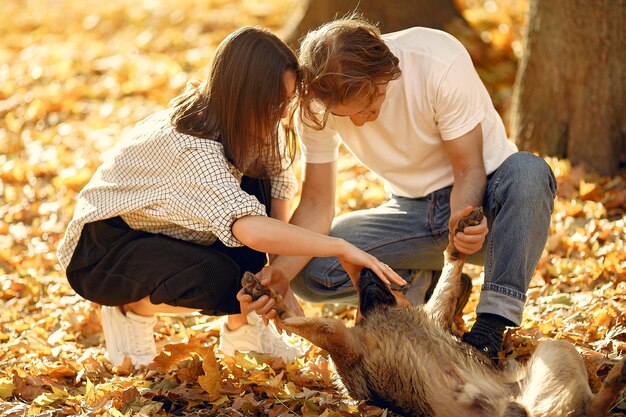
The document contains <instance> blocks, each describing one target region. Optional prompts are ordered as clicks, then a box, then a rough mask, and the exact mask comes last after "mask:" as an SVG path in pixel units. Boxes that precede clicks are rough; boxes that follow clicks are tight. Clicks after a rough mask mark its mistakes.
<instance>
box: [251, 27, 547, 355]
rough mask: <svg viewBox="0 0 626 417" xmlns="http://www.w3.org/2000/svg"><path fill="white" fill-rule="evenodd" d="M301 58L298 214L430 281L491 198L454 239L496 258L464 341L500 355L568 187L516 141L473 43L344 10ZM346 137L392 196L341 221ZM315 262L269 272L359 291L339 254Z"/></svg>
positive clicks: (280, 279) (317, 295)
mask: <svg viewBox="0 0 626 417" xmlns="http://www.w3.org/2000/svg"><path fill="white" fill-rule="evenodd" d="M300 63H301V66H302V71H303V82H304V89H303V90H304V92H303V94H302V96H301V97H300V110H299V120H298V124H297V127H298V133H299V135H300V138H301V145H302V146H301V148H302V154H303V157H304V160H305V167H304V180H303V189H302V198H301V202H300V204H299V206H298V208H297V209H296V211H295V212H294V215H293V217H292V219H291V222H292V223H293V224H297V225H299V226H302V227H305V228H308V229H311V230H315V231H317V232H322V233H327V232H329V233H330V234H331V235H332V236H339V237H342V238H344V239H346V240H348V241H349V242H351V243H353V244H354V245H356V246H357V247H359V248H361V249H363V250H365V251H368V252H369V253H371V254H373V255H375V256H376V257H378V258H379V259H380V260H382V261H383V262H385V263H387V264H388V265H389V266H391V267H392V268H394V269H395V270H396V271H397V272H398V273H399V274H400V275H401V276H403V278H405V279H406V280H407V281H410V280H411V277H416V278H415V279H414V282H413V283H412V286H418V287H422V288H425V287H428V285H429V284H430V278H431V277H432V276H433V275H435V273H433V272H432V271H435V272H436V271H440V270H441V268H442V265H443V255H442V252H443V250H444V249H445V247H446V245H447V243H448V232H449V228H450V225H452V224H454V223H456V221H457V220H458V219H460V218H461V217H462V216H463V215H464V214H467V213H468V207H469V206H473V207H476V206H482V207H483V208H484V210H485V214H486V218H485V219H484V220H483V222H482V223H481V224H480V225H478V226H474V227H470V228H467V229H466V230H465V232H464V233H459V234H457V235H456V236H454V237H453V239H454V244H455V246H456V248H457V249H458V250H459V251H460V252H462V253H465V254H466V255H468V258H467V260H468V261H469V262H471V263H478V264H484V266H485V281H484V285H483V286H482V291H481V297H480V302H479V304H478V307H477V320H476V323H475V324H474V326H473V327H472V329H471V331H470V332H468V333H467V334H465V336H464V340H465V341H466V342H467V343H470V344H471V345H473V346H475V347H477V348H478V349H480V350H482V351H484V352H485V353H486V354H487V355H490V356H495V355H497V352H498V350H499V349H500V348H501V344H502V336H503V332H504V329H505V327H506V326H515V325H519V324H520V322H521V320H522V310H523V306H524V302H525V300H526V295H525V293H526V290H527V289H528V285H529V282H530V279H531V277H532V275H533V272H534V270H535V267H536V265H537V262H538V260H539V257H540V255H541V252H542V250H543V248H544V246H545V242H546V239H547V235H548V229H549V224H550V215H551V212H552V210H553V202H554V195H555V188H556V185H555V179H554V176H553V174H552V172H551V170H550V168H549V166H548V165H547V164H546V163H545V161H543V160H542V159H541V158H538V157H536V156H534V155H531V154H529V153H525V152H518V151H517V148H516V147H515V145H514V144H513V143H511V142H509V141H508V140H507V138H506V132H505V129H504V125H503V123H502V120H501V119H500V117H499V115H498V114H497V112H496V110H495V108H494V107H493V104H492V102H491V99H490V97H489V95H488V93H487V90H486V89H485V87H484V85H483V84H482V82H481V81H480V79H479V77H478V75H477V73H476V71H475V69H474V67H473V65H472V62H471V59H470V57H469V55H468V53H467V51H466V50H465V48H464V47H463V46H462V45H461V43H460V42H458V41H457V40H456V39H455V38H454V37H452V36H451V35H449V34H446V33H444V32H441V31H437V30H433V29H427V28H411V29H407V30H404V31H401V32H396V33H391V34H387V35H383V36H381V35H380V33H379V31H378V29H377V28H376V27H374V26H372V25H370V24H368V23H367V22H365V21H363V20H361V19H359V18H354V17H353V18H348V19H341V20H336V21H333V22H330V23H327V24H325V25H323V26H321V27H320V28H319V29H317V30H315V31H313V32H310V33H309V34H308V35H307V36H306V37H305V38H304V40H303V42H302V45H301V48H300ZM342 142H343V144H344V145H345V146H346V148H348V149H349V150H350V151H351V152H352V153H353V154H354V155H355V156H356V157H357V158H358V159H359V160H360V161H361V162H362V163H363V164H364V165H365V166H367V167H368V168H369V169H371V170H372V171H373V172H375V173H376V174H378V175H379V176H380V177H381V178H382V179H383V180H384V181H385V183H386V186H387V187H388V189H389V190H390V192H391V198H390V199H389V201H387V202H386V203H385V204H383V205H382V206H380V207H377V208H374V209H371V210H362V211H355V212H352V213H348V214H345V215H342V216H339V217H337V218H336V219H334V221H333V217H334V200H335V168H336V159H337V155H338V147H339V145H340V143H342ZM331 223H332V226H331ZM307 262H308V259H306V258H294V257H278V258H277V259H276V260H275V261H274V263H273V264H272V265H271V266H268V267H266V269H265V270H264V271H263V272H262V275H261V276H262V277H263V278H265V279H268V278H269V279H271V282H272V284H271V285H275V286H277V287H279V288H282V289H283V291H285V287H286V285H287V284H286V283H287V282H288V280H290V279H293V281H292V282H291V287H292V289H293V290H294V292H295V293H296V294H298V295H299V296H300V297H301V298H303V299H305V300H307V301H313V302H327V301H331V302H351V301H353V300H356V297H355V290H354V288H353V286H352V283H351V281H350V279H349V278H348V277H347V276H346V274H345V273H344V271H343V270H342V268H341V265H340V264H339V263H338V262H337V261H336V260H334V259H331V258H320V259H313V260H311V261H310V262H308V263H307ZM305 264H306V266H305ZM303 267H304V269H302V268H303ZM418 271H420V273H417V272H418ZM294 277H295V278H294ZM420 280H421V281H425V282H416V281H420Z"/></svg>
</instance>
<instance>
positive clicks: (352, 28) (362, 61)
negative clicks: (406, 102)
mask: <svg viewBox="0 0 626 417" xmlns="http://www.w3.org/2000/svg"><path fill="white" fill-rule="evenodd" d="M299 58H300V71H301V72H302V84H303V88H301V91H300V94H299V101H300V111H301V112H302V116H303V117H302V118H301V119H302V121H303V122H304V123H307V124H308V125H310V126H312V127H314V128H316V129H322V128H323V127H324V125H325V124H326V121H327V120H328V114H329V111H328V109H330V108H332V107H333V106H334V105H336V104H346V103H347V102H348V101H350V100H352V99H354V98H364V99H366V100H369V101H370V103H371V102H374V101H375V100H376V98H377V96H378V91H379V89H378V86H379V85H380V84H386V83H388V82H389V81H392V80H395V79H397V78H399V77H400V75H401V71H400V67H399V65H398V63H399V61H398V58H397V57H396V56H395V55H393V54H392V53H391V51H390V50H389V48H388V47H387V45H386V44H385V42H384V41H383V40H382V38H381V36H380V30H379V29H378V28H377V27H376V26H375V25H373V24H371V23H369V22H367V21H366V20H365V19H363V18H362V17H361V16H360V15H358V14H353V15H351V16H348V17H345V18H342V19H338V20H334V21H332V22H328V23H326V24H324V25H322V26H320V27H319V28H318V29H316V30H314V31H312V32H309V33H308V34H307V35H306V36H305V37H304V39H303V40H302V43H301V45H300V54H299ZM316 101H317V102H319V103H320V104H322V105H323V106H324V107H325V108H326V111H324V113H323V114H322V115H321V117H320V109H319V106H316V105H315V102H316Z"/></svg>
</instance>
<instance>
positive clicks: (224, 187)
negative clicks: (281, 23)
mask: <svg viewBox="0 0 626 417" xmlns="http://www.w3.org/2000/svg"><path fill="white" fill-rule="evenodd" d="M297 84H298V64H297V59H296V57H295V56H294V54H293V52H292V51H291V50H290V49H289V48H288V47H287V46H285V44H284V43H282V42H281V41H280V40H279V39H278V38H277V37H276V36H274V35H272V34H271V33H270V32H268V31H266V30H263V29H259V28H254V27H245V28H241V29H239V30H237V31H235V32H233V33H232V34H231V35H229V36H228V37H227V38H226V39H225V40H224V41H223V42H222V43H221V44H220V45H219V46H218V48H217V51H216V55H215V58H214V60H213V63H212V65H211V69H210V72H209V75H208V79H207V80H206V81H205V82H204V83H202V84H190V85H189V86H188V87H187V89H186V90H185V91H183V93H182V94H181V95H180V96H178V97H176V98H175V99H174V100H172V102H171V103H170V108H168V109H167V110H164V111H162V112H158V113H156V114H154V115H152V116H150V117H148V118H146V119H145V120H143V121H142V122H140V123H139V124H137V125H136V126H135V127H134V128H133V129H132V130H131V131H130V132H129V133H128V135H127V136H126V137H124V138H123V139H122V140H121V142H120V143H119V144H118V145H117V147H116V148H115V149H114V151H113V152H112V155H111V156H110V158H109V159H107V160H106V161H105V162H104V163H103V164H102V165H101V166H100V167H99V168H98V170H97V171H96V173H95V174H94V177H93V178H92V179H91V181H90V182H89V183H88V184H87V185H86V186H85V188H84V189H83V190H82V191H81V193H80V194H79V197H78V202H77V206H76V212H75V214H74V217H73V219H72V221H71V222H70V224H69V226H68V229H67V232H66V235H65V237H64V239H63V241H62V242H61V244H60V247H59V250H58V254H59V259H60V262H61V264H62V265H63V266H64V267H65V268H66V272H67V277H68V280H69V282H70V285H71V286H72V288H74V290H75V291H76V292H77V293H78V294H80V295H81V296H83V297H85V298H86V299H89V300H91V301H94V302H97V303H99V304H102V305H103V307H102V325H103V330H104V335H105V341H106V345H107V350H108V353H109V357H110V359H111V362H112V363H113V364H114V365H119V364H121V363H123V361H124V357H126V356H127V357H129V358H130V359H131V361H132V362H133V364H135V365H141V364H146V363H149V362H150V361H151V360H152V359H153V357H154V355H155V354H156V346H155V343H154V336H153V326H154V324H155V323H156V318H155V314H156V313H183V312H190V311H201V312H202V313H204V314H209V315H228V319H227V321H226V323H225V324H224V326H223V328H222V337H221V341H220V348H221V349H222V350H224V351H225V352H227V353H232V352H233V351H234V350H235V349H236V350H240V351H245V350H253V351H258V352H262V353H268V354H272V355H275V356H281V357H283V358H285V359H287V360H292V359H294V358H295V357H296V356H297V355H298V354H299V352H298V351H297V350H296V349H295V348H293V347H290V346H288V345H286V344H285V343H284V341H282V339H281V338H280V335H279V334H278V333H277V332H276V330H275V329H273V328H271V327H266V326H263V323H262V322H261V321H260V320H259V319H258V316H257V315H256V314H249V313H251V312H253V311H255V310H256V311H257V312H258V313H260V314H265V313H267V312H268V311H269V309H271V306H272V303H271V302H270V301H268V300H267V298H265V297H264V298H262V299H259V300H257V301H256V302H252V301H251V300H250V298H249V297H244V296H242V294H241V293H239V294H238V292H239V291H240V289H241V285H240V282H239V281H240V278H241V275H242V274H243V272H245V271H252V272H254V273H257V272H258V271H260V270H261V269H262V268H263V266H264V265H265V264H266V260H267V254H285V255H308V256H337V257H339V259H340V260H341V262H342V264H344V265H345V267H346V270H347V271H350V274H351V277H352V278H353V279H355V277H356V273H357V272H358V270H359V269H360V268H361V267H367V268H370V269H372V270H374V271H375V272H376V273H377V274H378V275H379V276H380V278H381V279H383V280H384V281H386V282H389V280H391V281H393V282H396V283H401V282H402V280H401V278H400V277H399V276H397V275H396V274H395V273H394V272H393V271H391V270H389V269H388V268H387V267H386V266H385V265H384V264H382V263H381V262H379V261H378V260H377V259H376V258H374V257H373V256H371V255H368V254H366V253H365V252H362V251H360V250H359V249H357V248H356V247H354V246H352V245H350V244H348V243H347V242H345V241H344V240H341V239H336V238H331V237H327V236H323V235H319V234H316V233H312V232H309V231H307V230H305V229H300V228H298V227H295V226H292V225H289V224H288V223H285V221H287V220H288V200H289V199H290V198H291V197H292V196H293V194H294V192H295V188H296V181H295V179H294V177H293V174H292V173H291V171H290V170H289V161H290V159H291V157H292V156H293V149H294V146H293V142H294V137H293V134H292V133H291V130H290V129H289V131H288V132H284V134H281V130H282V128H280V120H281V118H283V117H284V116H286V115H287V110H288V105H289V103H290V102H291V99H292V97H293V96H294V94H295V92H296V91H295V90H296V86H297ZM383 269H384V270H383ZM282 293H283V295H284V296H285V297H286V299H287V301H288V302H289V303H290V304H291V305H292V306H294V305H296V304H297V303H295V298H294V296H293V294H292V293H291V291H290V290H288V289H282ZM237 296H239V299H240V300H238V299H237ZM300 312H301V310H300Z"/></svg>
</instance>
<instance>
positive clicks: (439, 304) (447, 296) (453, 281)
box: [425, 207, 484, 329]
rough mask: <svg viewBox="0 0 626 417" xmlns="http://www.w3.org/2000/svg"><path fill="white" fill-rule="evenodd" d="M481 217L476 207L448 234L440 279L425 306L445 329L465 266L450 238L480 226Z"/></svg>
mask: <svg viewBox="0 0 626 417" xmlns="http://www.w3.org/2000/svg"><path fill="white" fill-rule="evenodd" d="M483 216H484V214H483V210H482V207H477V208H475V209H473V210H472V211H471V212H470V213H469V214H468V215H467V216H465V217H463V218H462V219H461V220H459V221H458V223H457V224H456V226H455V228H454V231H453V233H451V234H450V244H449V245H448V247H447V248H446V250H445V252H444V257H445V264H444V266H443V271H442V272H441V278H439V282H438V283H437V286H436V287H435V290H434V291H433V295H432V297H431V298H430V300H428V303H426V306H425V308H426V311H427V312H428V313H429V314H430V316H431V317H432V318H433V319H434V320H435V321H436V322H438V323H439V324H440V325H442V326H443V327H444V328H446V329H447V328H450V326H451V324H452V320H453V319H454V310H455V308H456V304H457V300H458V299H459V297H460V295H461V273H462V272H463V265H464V264H465V255H463V254H462V253H459V252H458V251H457V250H456V248H455V247H454V245H453V244H452V236H453V235H454V234H456V233H458V232H461V231H463V229H464V228H465V227H467V226H474V225H477V224H480V222H481V220H482V219H483Z"/></svg>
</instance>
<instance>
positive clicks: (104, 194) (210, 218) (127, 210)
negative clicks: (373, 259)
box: [57, 110, 298, 268]
mask: <svg viewBox="0 0 626 417" xmlns="http://www.w3.org/2000/svg"><path fill="white" fill-rule="evenodd" d="M284 163H286V161H284ZM284 166H286V165H284ZM241 177H242V175H241V173H240V172H239V171H238V170H237V169H236V168H235V167H234V166H233V165H232V164H230V163H229V162H228V160H227V159H226V157H225V156H224V148H223V147H222V144H221V143H219V142H218V141H215V140H210V139H199V138H196V137H193V136H190V135H185V134H182V133H179V132H177V131H176V130H175V129H174V127H173V126H171V124H170V122H169V111H168V110H164V111H161V112H158V113H156V114H154V115H152V116H150V117H148V118H146V119H145V120H143V121H141V122H140V123H138V124H137V125H136V126H135V127H133V128H132V129H131V130H130V131H129V133H128V134H127V135H126V136H125V137H124V138H123V139H122V140H121V141H120V142H119V143H118V144H117V146H116V147H115V148H114V149H113V151H112V152H111V154H110V155H109V156H108V157H107V158H106V160H105V161H104V163H103V164H102V165H101V166H100V167H99V168H98V169H97V171H96V173H95V174H94V176H93V177H92V178H91V180H90V181H89V183H88V184H87V185H86V186H85V188H84V189H83V190H82V191H81V192H80V194H79V196H78V201H77V203H76V209H75V212H74V217H73V218H72V220H71V221H70V223H69V225H68V227H67V230H66V233H65V236H64V238H63V240H62V241H61V243H60V244H59V247H58V250H57V255H58V257H59V261H60V263H61V265H62V266H63V268H67V265H68V264H69V262H70V260H71V258H72V254H73V253H74V250H75V249H76V245H77V244H78V239H79V238H80V235H81V232H82V229H83V225H85V224H87V223H91V222H94V221H97V220H103V219H108V218H112V217H116V216H121V217H122V219H123V220H124V221H125V222H126V223H127V224H128V225H129V226H130V227H131V228H133V229H136V230H142V231H146V232H151V233H162V234H165V235H168V236H171V237H174V238H177V239H183V240H187V241H191V242H196V243H201V244H207V245H208V244H211V243H213V242H215V240H216V239H219V240H220V241H222V242H223V243H224V244H225V245H226V246H230V247H234V246H242V243H241V242H239V241H238V240H237V239H236V238H235V237H234V236H233V234H232V231H231V226H232V224H233V223H234V221H235V220H237V219H239V218H241V217H243V216H246V215H257V216H264V215H266V212H265V207H264V206H263V205H262V204H261V203H260V202H259V201H258V200H257V199H256V198H255V197H253V196H251V195H249V194H248V193H246V192H245V191H243V190H242V189H241V187H240V184H241ZM271 183H272V190H271V195H272V197H273V198H278V199H290V198H292V197H293V195H294V194H295V192H296V190H297V186H298V184H297V181H296V178H295V175H294V174H293V171H292V170H291V169H286V170H284V171H283V172H282V173H281V174H279V175H277V176H275V177H274V178H271Z"/></svg>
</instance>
